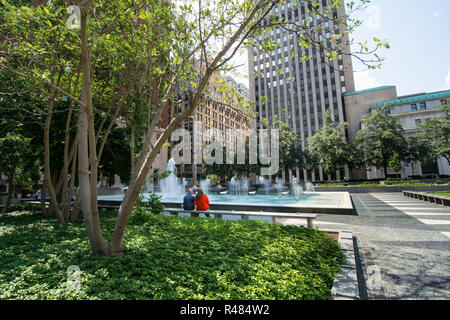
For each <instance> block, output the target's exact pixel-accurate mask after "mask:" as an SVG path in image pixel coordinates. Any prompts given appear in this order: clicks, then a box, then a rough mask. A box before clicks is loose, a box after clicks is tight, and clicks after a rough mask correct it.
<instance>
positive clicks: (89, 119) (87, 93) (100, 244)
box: [78, 4, 110, 256]
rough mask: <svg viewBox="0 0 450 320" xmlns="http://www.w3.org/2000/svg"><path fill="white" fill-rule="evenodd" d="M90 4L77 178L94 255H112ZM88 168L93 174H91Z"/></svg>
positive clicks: (83, 41) (83, 57)
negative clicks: (104, 207)
mask: <svg viewBox="0 0 450 320" xmlns="http://www.w3.org/2000/svg"><path fill="white" fill-rule="evenodd" d="M87 6H88V4H84V6H83V7H82V8H81V19H80V20H81V21H80V23H81V63H80V65H81V70H82V73H83V78H82V93H81V96H82V97H81V101H82V102H83V104H84V106H82V107H81V109H80V112H79V118H78V123H79V124H78V139H79V140H78V177H79V183H80V189H79V192H80V201H81V211H82V212H83V217H84V222H85V225H86V230H87V233H88V238H89V241H90V244H91V250H92V254H93V255H104V256H108V255H110V250H109V245H108V243H106V241H105V240H104V238H103V236H102V234H101V228H100V220H99V216H98V208H97V181H96V180H97V150H96V143H95V142H96V137H95V133H94V128H93V123H94V119H93V110H92V96H91V90H90V89H91V88H90V57H89V48H88V35H87V32H88V30H87V13H88V11H89V8H88V7H87ZM89 165H90V166H91V167H90V169H91V172H90V173H91V175H89Z"/></svg>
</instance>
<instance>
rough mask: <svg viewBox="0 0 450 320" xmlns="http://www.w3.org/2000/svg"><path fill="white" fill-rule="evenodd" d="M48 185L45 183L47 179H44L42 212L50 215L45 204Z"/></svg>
mask: <svg viewBox="0 0 450 320" xmlns="http://www.w3.org/2000/svg"><path fill="white" fill-rule="evenodd" d="M46 188H47V187H46V185H45V181H44V184H43V185H42V189H41V211H42V214H43V215H44V216H48V215H49V213H48V210H47V207H46V205H45V193H46V191H45V190H46Z"/></svg>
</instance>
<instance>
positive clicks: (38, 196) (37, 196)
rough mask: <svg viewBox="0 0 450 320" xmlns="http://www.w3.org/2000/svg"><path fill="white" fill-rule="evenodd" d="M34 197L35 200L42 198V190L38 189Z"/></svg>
mask: <svg viewBox="0 0 450 320" xmlns="http://www.w3.org/2000/svg"><path fill="white" fill-rule="evenodd" d="M33 198H34V200H41V191H40V190H38V191H36V193H35V194H34V195H33Z"/></svg>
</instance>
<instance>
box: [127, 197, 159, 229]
mask: <svg viewBox="0 0 450 320" xmlns="http://www.w3.org/2000/svg"><path fill="white" fill-rule="evenodd" d="M161 198H162V197H161V196H159V195H157V194H155V193H152V194H150V196H149V197H148V198H145V197H144V196H143V195H141V196H139V199H138V200H137V202H136V205H135V206H134V207H133V211H132V217H131V218H132V221H133V222H134V223H136V224H142V223H146V222H148V221H150V217H151V214H161V213H162V212H163V211H164V205H163V204H162V203H161Z"/></svg>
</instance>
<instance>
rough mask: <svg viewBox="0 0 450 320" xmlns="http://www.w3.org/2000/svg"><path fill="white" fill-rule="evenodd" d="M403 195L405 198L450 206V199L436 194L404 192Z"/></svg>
mask: <svg viewBox="0 0 450 320" xmlns="http://www.w3.org/2000/svg"><path fill="white" fill-rule="evenodd" d="M403 195H404V196H405V197H409V198H413V199H418V200H423V201H428V202H431V203H435V204H440V205H442V206H446V207H448V206H450V197H447V196H445V195H439V194H435V193H428V192H414V191H407V190H406V191H403Z"/></svg>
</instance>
